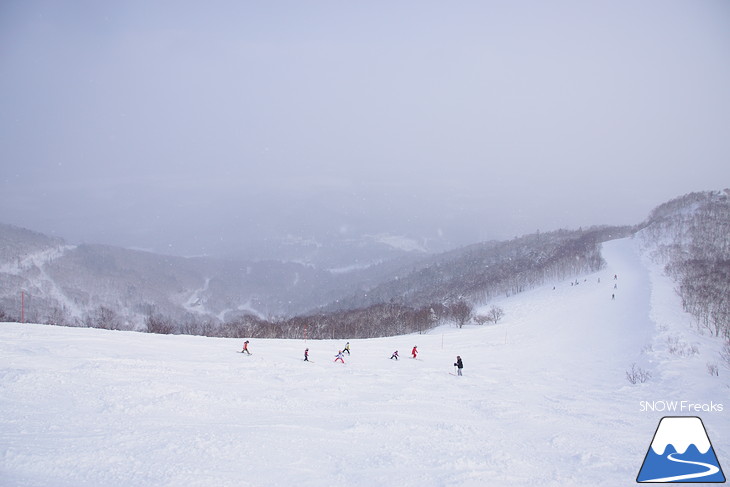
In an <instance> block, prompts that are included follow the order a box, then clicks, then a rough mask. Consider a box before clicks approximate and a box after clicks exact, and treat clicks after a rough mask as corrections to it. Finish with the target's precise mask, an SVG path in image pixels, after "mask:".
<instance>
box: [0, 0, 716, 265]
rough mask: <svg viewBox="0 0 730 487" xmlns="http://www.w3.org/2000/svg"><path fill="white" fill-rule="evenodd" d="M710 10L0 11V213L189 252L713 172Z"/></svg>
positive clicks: (417, 233) (628, 210)
mask: <svg viewBox="0 0 730 487" xmlns="http://www.w3.org/2000/svg"><path fill="white" fill-rule="evenodd" d="M728 87H730V2H727V1H725V0H717V1H703V0H695V1H691V2H687V1H673V0H659V1H640V2H637V1H634V0H630V1H622V0H611V1H605V2H604V1H597V2H594V1H591V2H585V1H573V2H566V1H556V2H544V1H507V0H504V1H486V0H484V1H451V2H446V1H440V2H429V1H408V2H399V1H367V2H362V1H354V0H352V1H348V0H344V1H306V0H297V1H290V2H280V1H266V2H253V1H230V2H226V1H211V2H184V1H182V2H181V1H124V2H111V1H109V2H104V1H91V0H89V1H68V2H59V1H47V2H40V1H32V0H31V1H23V0H4V1H3V2H1V3H0V107H1V109H0V164H2V172H1V173H0V192H1V194H0V221H2V222H4V223H11V224H15V225H20V226H24V227H27V228H31V229H33V230H37V231H41V232H45V233H51V234H55V235H58V236H62V237H64V238H66V239H67V240H69V241H71V242H89V243H110V244H116V245H123V246H135V247H142V248H150V249H154V250H157V251H165V252H173V253H182V254H197V253H209V254H210V253H216V252H218V251H223V250H225V251H230V250H231V249H232V248H240V249H245V248H246V247H247V246H248V245H250V244H251V242H254V241H260V240H261V239H264V238H271V237H279V236H284V235H287V234H289V235H293V236H303V237H311V236H314V237H317V238H327V237H332V238H335V237H338V238H341V237H343V236H348V237H352V238H357V237H358V236H359V235H362V234H375V233H390V234H398V235H400V234H403V235H408V236H411V237H414V238H418V239H422V238H432V239H438V238H443V239H444V240H445V241H448V242H449V244H456V243H470V242H474V241H476V240H479V239H489V238H500V239H501V238H511V237H513V236H515V235H521V234H524V233H529V232H533V231H535V230H537V229H540V230H542V231H548V230H553V229H557V228H561V227H568V228H576V227H578V226H585V225H593V224H602V223H607V224H633V223H638V222H639V221H641V220H642V219H643V218H644V217H645V216H646V215H647V213H648V212H649V211H650V210H651V209H652V208H653V207H655V206H656V205H658V204H660V203H662V202H664V201H666V200H668V199H671V198H674V197H676V196H680V195H682V194H685V193H687V192H691V191H698V190H709V189H721V188H723V187H727V186H730V158H729V157H728V156H729V155H730V89H729V88H728Z"/></svg>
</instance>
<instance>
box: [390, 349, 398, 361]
mask: <svg viewBox="0 0 730 487" xmlns="http://www.w3.org/2000/svg"><path fill="white" fill-rule="evenodd" d="M390 359H391V360H393V359H396V360H398V350H396V351H395V352H393V355H391V356H390Z"/></svg>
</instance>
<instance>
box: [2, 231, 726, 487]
mask: <svg viewBox="0 0 730 487" xmlns="http://www.w3.org/2000/svg"><path fill="white" fill-rule="evenodd" d="M642 248H643V246H642V242H641V241H640V240H639V239H637V238H624V239H619V240H612V241H609V242H605V243H603V244H602V245H601V255H602V257H603V258H604V259H605V266H604V267H603V268H602V269H600V270H598V271H590V272H586V273H582V274H578V275H575V276H571V278H569V279H563V280H557V281H555V282H551V283H548V284H545V285H542V286H538V287H536V288H534V289H530V290H525V291H524V292H522V293H518V294H513V295H511V296H509V297H504V296H502V297H499V298H498V299H496V300H495V301H494V302H495V304H497V305H499V306H501V307H502V308H503V309H504V310H505V317H504V319H503V320H502V321H500V323H499V324H496V325H491V326H478V325H467V326H465V327H464V328H462V329H460V328H457V327H456V326H454V324H453V323H452V324H448V325H444V326H442V327H440V328H437V329H433V330H430V331H428V332H426V333H424V334H413V335H403V336H393V337H387V338H374V339H351V340H349V341H350V344H351V349H352V354H351V355H349V356H348V355H346V356H345V364H344V365H343V364H340V363H333V359H334V355H335V354H336V353H337V351H338V350H341V349H342V347H343V345H344V344H345V340H304V339H287V340H265V339H251V342H250V344H249V348H250V349H251V351H252V352H253V355H251V356H247V355H243V354H240V353H236V352H237V351H240V350H241V346H242V342H243V340H242V339H231V338H206V337H200V336H185V335H154V334H143V333H133V332H125V331H108V330H96V329H86V328H68V327H53V326H41V325H31V324H19V323H0V377H1V378H2V380H0V484H2V485H3V486H9V487H20V486H23V487H40V486H44V487H45V486H48V485H53V486H57V487H70V486H79V485H89V486H96V485H103V486H105V487H121V486H128V485H136V486H140V487H144V486H179V485H186V486H191V487H195V486H216V487H224V486H242V485H243V486H264V485H276V486H278V485H281V486H284V485H298V486H302V487H318V486H322V485H348V486H353V487H357V486H363V487H364V486H368V487H369V486H372V485H382V486H406V487H408V486H418V487H437V486H438V487H441V486H455V487H472V486H473V487H485V486H486V487H489V486H499V487H511V486H519V487H522V486H525V485H535V486H561V487H572V486H576V487H577V486H581V487H582V486H587V485H590V486H596V487H600V486H607V487H608V486H610V487H615V486H617V485H634V484H635V479H636V476H637V473H638V472H639V469H640V467H641V465H642V460H643V459H644V456H645V454H646V452H647V449H649V447H650V445H651V442H652V438H653V434H654V432H655V431H656V428H657V425H658V424H659V420H660V419H661V418H662V417H663V416H666V415H673V416H676V415H689V416H701V418H702V420H703V423H704V425H705V427H706V429H707V433H708V436H709V438H710V440H711V441H712V445H713V448H714V451H715V453H716V454H717V458H718V459H719V461H720V463H721V464H722V465H723V466H725V465H727V464H730V436H728V433H727V432H728V431H730V416H729V415H728V408H729V407H730V405H729V404H728V400H727V398H728V395H727V391H728V387H729V386H730V383H729V382H728V377H730V375H728V374H730V369H729V368H728V367H727V364H723V363H722V362H721V361H720V357H719V355H718V351H719V349H720V345H721V341H720V340H719V339H717V338H714V337H712V336H710V335H709V333H705V332H703V331H702V330H701V329H700V330H698V329H697V328H693V327H692V326H689V324H690V323H692V321H693V318H692V316H690V315H689V314H687V313H686V312H684V311H683V310H682V303H681V300H680V299H679V298H678V296H677V295H676V293H675V290H674V282H673V281H672V280H671V278H669V277H668V276H666V275H665V273H664V265H663V264H661V263H657V262H656V261H654V260H652V259H651V258H650V255H649V254H648V253H647V252H644V251H642ZM576 282H578V283H579V285H575V283H576ZM677 344H683V345H682V346H681V347H679V348H678V347H677ZM414 345H416V346H417V347H418V350H419V351H420V353H419V354H418V359H417V360H413V359H411V358H408V355H409V353H408V352H409V351H410V350H411V348H412V347H413V346H414ZM305 347H307V348H309V356H310V360H311V362H309V363H307V362H304V361H303V360H302V358H303V352H304V349H305ZM394 350H399V351H400V353H401V357H402V358H401V359H400V360H398V361H396V360H391V359H390V358H389V357H390V356H391V354H392V352H393V351H394ZM681 350H689V351H691V352H690V353H682V352H681ZM457 355H459V356H461V357H462V359H463V363H464V375H463V377H457V376H455V375H451V374H453V373H454V367H453V365H452V364H453V363H454V362H455V361H456V360H455V359H456V356H457ZM632 364H636V367H639V368H640V369H642V370H644V371H646V372H647V373H648V375H650V378H649V380H648V381H646V382H643V383H642V382H637V383H636V384H632V383H630V382H629V381H627V371H629V370H631V368H632ZM708 364H715V365H717V366H719V375H711V374H708V373H707V370H708V369H707V366H708ZM671 404H675V405H676V407H675V408H674V410H671V411H668V409H667V408H668V407H671Z"/></svg>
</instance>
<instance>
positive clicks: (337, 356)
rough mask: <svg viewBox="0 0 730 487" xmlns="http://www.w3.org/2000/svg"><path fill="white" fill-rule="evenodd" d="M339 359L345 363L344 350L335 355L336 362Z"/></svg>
mask: <svg viewBox="0 0 730 487" xmlns="http://www.w3.org/2000/svg"><path fill="white" fill-rule="evenodd" d="M338 360H339V361H340V362H342V363H343V364H344V363H345V359H344V358H343V354H342V350H340V351H339V352H337V355H335V362H337V361H338Z"/></svg>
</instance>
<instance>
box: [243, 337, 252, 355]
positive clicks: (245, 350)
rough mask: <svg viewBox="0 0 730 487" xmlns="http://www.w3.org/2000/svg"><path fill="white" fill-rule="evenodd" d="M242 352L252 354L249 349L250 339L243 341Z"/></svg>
mask: <svg viewBox="0 0 730 487" xmlns="http://www.w3.org/2000/svg"><path fill="white" fill-rule="evenodd" d="M241 353H247V354H249V355H251V352H249V351H248V340H246V341H245V342H243V350H241Z"/></svg>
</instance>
